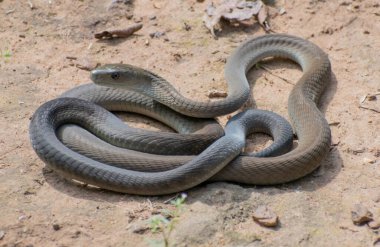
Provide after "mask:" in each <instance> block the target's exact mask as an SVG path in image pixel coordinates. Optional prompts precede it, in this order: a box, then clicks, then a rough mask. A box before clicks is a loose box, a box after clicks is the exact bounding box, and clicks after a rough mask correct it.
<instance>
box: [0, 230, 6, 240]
mask: <svg viewBox="0 0 380 247" xmlns="http://www.w3.org/2000/svg"><path fill="white" fill-rule="evenodd" d="M4 236H5V232H4V231H0V240H2V239H3V238H4Z"/></svg>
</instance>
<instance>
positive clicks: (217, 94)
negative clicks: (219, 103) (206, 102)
mask: <svg viewBox="0 0 380 247" xmlns="http://www.w3.org/2000/svg"><path fill="white" fill-rule="evenodd" d="M227 95H228V94H227V92H224V91H220V90H216V89H212V90H209V91H208V93H207V97H209V98H225V97H227Z"/></svg>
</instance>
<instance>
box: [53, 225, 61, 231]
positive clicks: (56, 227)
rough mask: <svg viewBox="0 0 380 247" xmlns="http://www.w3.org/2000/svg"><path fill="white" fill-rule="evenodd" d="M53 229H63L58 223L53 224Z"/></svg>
mask: <svg viewBox="0 0 380 247" xmlns="http://www.w3.org/2000/svg"><path fill="white" fill-rule="evenodd" d="M53 229H54V231H58V230H60V229H61V226H60V225H58V224H53Z"/></svg>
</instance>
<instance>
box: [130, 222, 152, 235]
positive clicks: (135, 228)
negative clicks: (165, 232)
mask: <svg viewBox="0 0 380 247" xmlns="http://www.w3.org/2000/svg"><path fill="white" fill-rule="evenodd" d="M149 229H150V228H149V226H148V224H146V222H137V223H135V224H133V225H132V229H131V230H132V232H133V233H136V234H144V233H146V232H147V231H149Z"/></svg>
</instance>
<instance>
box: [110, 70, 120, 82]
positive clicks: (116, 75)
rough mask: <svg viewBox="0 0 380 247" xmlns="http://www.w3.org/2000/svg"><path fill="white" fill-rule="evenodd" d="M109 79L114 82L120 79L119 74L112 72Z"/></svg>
mask: <svg viewBox="0 0 380 247" xmlns="http://www.w3.org/2000/svg"><path fill="white" fill-rule="evenodd" d="M111 78H112V79H114V80H117V79H119V78H120V73H119V72H113V73H112V74H111Z"/></svg>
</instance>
